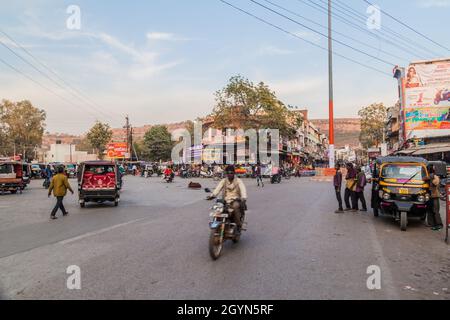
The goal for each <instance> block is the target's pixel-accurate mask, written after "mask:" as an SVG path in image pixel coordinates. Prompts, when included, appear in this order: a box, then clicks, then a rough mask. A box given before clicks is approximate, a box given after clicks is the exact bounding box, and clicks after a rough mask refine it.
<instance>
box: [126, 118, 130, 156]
mask: <svg viewBox="0 0 450 320" xmlns="http://www.w3.org/2000/svg"><path fill="white" fill-rule="evenodd" d="M125 120H126V122H125V129H126V135H127V153H128V154H129V153H130V118H129V117H128V115H127V116H126V117H125Z"/></svg>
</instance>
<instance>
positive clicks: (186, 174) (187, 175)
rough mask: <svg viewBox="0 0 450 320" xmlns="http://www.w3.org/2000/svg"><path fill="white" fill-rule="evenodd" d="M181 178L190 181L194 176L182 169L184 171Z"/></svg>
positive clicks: (181, 172)
mask: <svg viewBox="0 0 450 320" xmlns="http://www.w3.org/2000/svg"><path fill="white" fill-rule="evenodd" d="M180 177H181V178H183V179H188V178H191V177H192V174H191V172H189V170H187V169H182V170H181V171H180Z"/></svg>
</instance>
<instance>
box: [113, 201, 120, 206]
mask: <svg viewBox="0 0 450 320" xmlns="http://www.w3.org/2000/svg"><path fill="white" fill-rule="evenodd" d="M118 205H119V199H116V200H115V201H114V207H117V206H118Z"/></svg>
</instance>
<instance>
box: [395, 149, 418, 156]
mask: <svg viewBox="0 0 450 320" xmlns="http://www.w3.org/2000/svg"><path fill="white" fill-rule="evenodd" d="M415 151H417V149H406V150H399V151H397V152H395V154H397V155H410V154H413V153H414V152H415Z"/></svg>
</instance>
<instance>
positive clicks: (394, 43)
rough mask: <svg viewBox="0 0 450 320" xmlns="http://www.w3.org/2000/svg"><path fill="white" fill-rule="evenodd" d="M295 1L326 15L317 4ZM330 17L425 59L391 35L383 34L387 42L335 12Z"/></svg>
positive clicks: (301, 0) (324, 10) (302, 0)
mask: <svg viewBox="0 0 450 320" xmlns="http://www.w3.org/2000/svg"><path fill="white" fill-rule="evenodd" d="M297 1H298V2H301V3H303V4H305V5H307V6H309V7H311V8H313V9H315V10H318V11H320V12H322V13H324V14H326V15H327V14H328V10H327V9H326V8H324V7H322V6H321V5H319V4H317V3H315V2H312V1H310V0H308V1H310V2H311V3H312V4H311V3H308V2H306V1H305V0H297ZM332 15H333V17H334V18H336V19H337V20H339V21H341V22H342V23H344V24H346V25H348V26H351V27H353V28H355V29H357V30H359V31H361V32H363V33H366V34H368V35H370V36H371V37H373V38H375V39H377V40H382V41H384V42H387V43H389V44H391V45H392V46H394V47H396V48H399V49H401V50H402V51H404V52H406V53H408V54H410V55H412V56H413V57H419V58H422V59H425V58H424V57H423V56H418V55H417V52H416V51H417V50H416V48H414V47H412V46H411V45H409V44H404V43H402V45H400V43H399V39H396V38H395V37H392V36H391V35H385V34H383V35H384V36H385V37H388V38H389V39H392V40H389V39H387V38H384V37H381V36H380V35H376V34H374V33H372V32H370V31H369V30H367V29H366V28H363V27H361V26H359V25H357V24H356V23H354V22H353V21H350V20H348V19H346V18H344V17H342V16H341V15H338V14H337V13H335V12H334V13H332ZM393 41H395V42H393ZM411 50H412V51H411Z"/></svg>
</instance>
